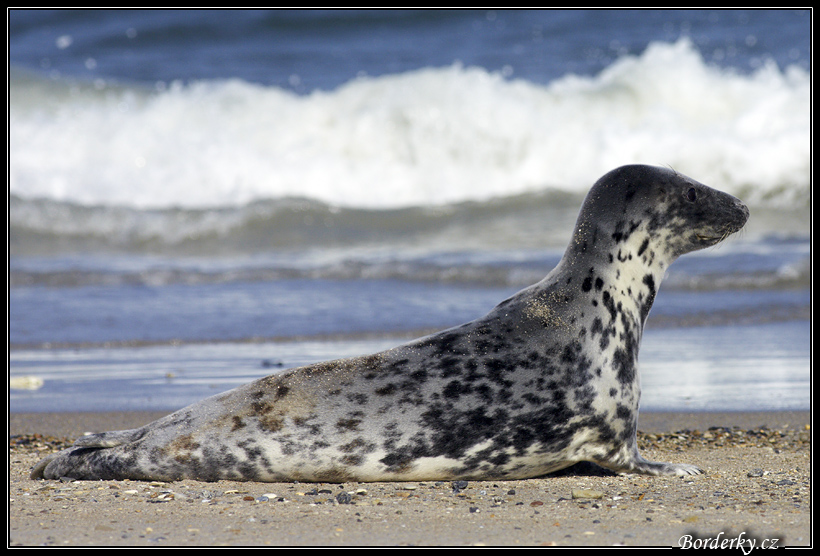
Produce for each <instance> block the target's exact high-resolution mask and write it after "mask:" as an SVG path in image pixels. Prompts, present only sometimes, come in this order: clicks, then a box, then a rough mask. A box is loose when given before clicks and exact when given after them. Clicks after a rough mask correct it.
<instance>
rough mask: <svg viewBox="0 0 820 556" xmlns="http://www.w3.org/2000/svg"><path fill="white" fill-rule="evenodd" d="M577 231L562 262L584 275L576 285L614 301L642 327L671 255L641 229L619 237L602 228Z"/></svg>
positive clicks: (591, 293)
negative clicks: (656, 247)
mask: <svg viewBox="0 0 820 556" xmlns="http://www.w3.org/2000/svg"><path fill="white" fill-rule="evenodd" d="M578 232H579V230H576V235H575V236H574V238H575V239H574V243H573V244H571V245H570V246H569V247H568V248H567V250H566V252H565V253H564V257H563V258H562V260H561V263H560V265H561V266H562V267H563V268H564V269H565V270H566V271H567V272H568V273H569V274H570V275H572V276H575V277H578V278H581V280H582V282H581V284H580V285H577V286H576V287H580V290H581V292H580V293H581V294H582V295H583V294H586V295H592V296H596V295H597V296H601V298H602V300H603V301H604V302H605V303H609V300H610V299H611V300H613V301H612V303H615V308H616V309H617V311H618V312H628V313H630V314H631V315H633V317H634V320H635V321H637V323H636V324H637V325H638V326H639V327H640V328H641V329H642V328H643V325H644V323H645V322H646V317H647V315H648V314H649V310H650V309H651V308H652V304H653V302H654V301H655V295H656V294H657V291H658V288H659V287H660V284H661V281H662V280H663V278H664V276H665V274H666V269H667V268H668V267H669V265H670V264H671V262H672V260H669V257H670V255H668V254H666V253H664V252H662V251H661V250H657V249H655V247H654V245H653V241H652V240H651V236H650V234H648V233H646V232H644V231H642V230H640V229H636V230H633V231H632V233H630V234H628V235H620V236H619V235H618V234H616V233H609V234H604V233H602V232H601V230H600V228H598V229H596V230H594V231H591V232H592V233H583V230H581V233H578ZM673 260H674V259H673ZM604 292H608V295H604ZM618 304H620V306H618ZM610 312H612V310H610Z"/></svg>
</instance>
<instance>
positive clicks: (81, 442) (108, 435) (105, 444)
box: [73, 428, 145, 448]
mask: <svg viewBox="0 0 820 556" xmlns="http://www.w3.org/2000/svg"><path fill="white" fill-rule="evenodd" d="M144 435H145V428H140V429H130V430H125V431H110V432H97V433H92V434H86V435H84V436H81V437H80V438H78V439H77V440H75V441H74V445H73V446H74V447H78V448H79V447H83V448H113V447H114V446H119V445H121V444H127V443H129V442H136V441H137V440H139V439H140V438H142V437H143V436H144Z"/></svg>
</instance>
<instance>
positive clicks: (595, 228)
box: [32, 166, 749, 481]
mask: <svg viewBox="0 0 820 556" xmlns="http://www.w3.org/2000/svg"><path fill="white" fill-rule="evenodd" d="M748 215H749V211H748V209H747V208H746V207H745V206H744V205H742V204H741V203H740V201H738V200H737V199H735V198H734V197H731V196H730V195H726V194H724V193H721V192H719V191H715V190H713V189H710V188H708V187H706V186H704V185H702V184H700V183H697V182H695V181H693V180H691V179H689V178H687V177H685V176H682V175H680V174H678V173H676V172H674V171H672V170H668V169H664V168H655V167H649V166H625V167H622V168H618V169H616V170H613V171H612V172H610V173H608V174H606V175H605V176H604V177H602V178H601V179H600V180H599V181H598V182H597V183H596V184H595V185H594V187H593V188H592V190H591V191H590V192H589V194H588V196H587V198H586V200H585V201H584V204H583V207H582V209H581V213H580V216H579V218H578V222H577V224H576V228H575V232H574V235H573V238H572V242H571V243H570V245H569V247H568V248H567V250H566V253H565V254H564V257H563V259H562V260H561V262H560V263H559V264H558V266H557V267H556V268H555V269H554V270H553V271H552V272H551V273H550V274H549V275H548V276H547V277H546V278H544V280H542V281H541V282H539V283H538V284H535V285H533V286H531V287H529V288H527V289H525V290H523V291H521V292H519V293H518V294H516V295H514V296H513V297H511V298H510V299H507V300H506V301H504V302H502V303H501V304H499V305H498V306H497V307H496V308H495V309H493V310H492V311H491V312H490V313H489V314H487V315H486V316H484V317H482V318H479V319H477V320H475V321H473V322H470V323H467V324H464V325H462V326H459V327H456V328H452V329H449V330H445V331H442V332H439V333H437V334H433V335H431V336H427V337H425V338H421V339H419V340H416V341H414V342H411V343H408V344H405V345H402V346H399V347H396V348H394V349H390V350H388V351H384V352H381V353H377V354H375V355H370V356H366V357H358V358H352V359H344V360H339V361H331V362H327V363H321V364H317V365H311V366H307V367H302V368H298V369H293V370H290V371H287V372H284V373H282V374H278V375H273V376H269V377H266V378H263V379H260V380H257V381H255V382H252V383H250V384H247V385H245V386H242V387H239V388H236V389H234V390H231V391H229V392H226V393H224V394H220V395H217V396H214V397H211V398H208V399H206V400H203V401H201V402H199V403H196V404H193V405H191V406H189V407H186V408H184V409H181V410H179V411H177V412H176V413H173V414H171V415H169V416H167V417H165V418H163V419H160V420H158V421H155V422H153V423H150V424H148V425H146V426H144V427H142V428H140V429H134V430H129V431H117V432H105V433H100V434H93V435H89V436H84V437H82V438H80V439H79V440H78V441H77V442H76V443H75V445H74V446H73V447H72V448H70V449H68V450H65V451H63V452H60V453H59V454H55V455H53V456H51V457H49V458H46V459H45V460H43V461H42V462H40V463H39V464H38V465H37V466H36V468H35V469H34V471H33V473H32V477H44V478H58V477H63V476H69V477H73V478H77V479H118V478H130V479H158V480H174V479H183V478H191V479H200V480H207V481H212V480H218V479H236V480H253V481H291V480H300V481H348V480H357V481H389V480H422V479H427V480H434V479H456V478H458V479H516V478H519V479H522V478H527V477H534V476H538V475H543V474H545V473H549V472H551V471H555V470H558V469H561V468H563V467H566V466H569V465H571V464H573V463H575V462H577V461H582V460H586V461H592V462H595V463H598V464H600V465H602V466H604V467H606V468H609V469H612V470H614V471H617V472H633V473H646V474H652V475H668V474H678V475H687V474H696V473H700V470H699V469H698V468H697V467H694V466H692V465H687V464H674V463H656V462H650V461H647V460H645V459H643V458H642V457H641V456H640V455H639V454H638V448H637V445H636V439H635V431H636V425H637V419H638V402H639V399H640V383H639V377H638V370H637V359H638V348H639V346H640V343H641V335H642V333H643V327H644V322H645V320H646V317H647V314H648V313H649V310H650V308H651V307H652V302H653V301H654V299H655V295H656V294H657V291H658V286H659V285H660V283H661V279H662V278H663V276H664V273H665V271H666V269H667V267H668V266H669V264H670V263H671V262H672V261H673V260H675V259H676V258H677V257H678V256H680V255H682V254H684V253H687V252H689V251H694V250H696V249H700V248H703V247H706V246H710V245H715V244H716V243H718V242H719V241H721V240H722V239H724V238H725V237H726V236H728V235H729V234H731V233H733V232H736V231H738V230H739V229H740V228H742V227H743V225H744V224H745V222H746V220H747V218H748Z"/></svg>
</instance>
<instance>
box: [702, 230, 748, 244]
mask: <svg viewBox="0 0 820 556" xmlns="http://www.w3.org/2000/svg"><path fill="white" fill-rule="evenodd" d="M739 230H740V228H737V229H735V228H730V229H728V230H726V231H725V232H723V233H722V234H720V235H717V236H713V235H705V234H698V233H696V234H695V238H696V239H697V240H698V241H699V242H700V243H702V244H703V245H715V244H716V243H720V242H721V241H723V240H724V239H726V238H727V237H729V236H730V235H732V234H733V233H735V232H737V231H739Z"/></svg>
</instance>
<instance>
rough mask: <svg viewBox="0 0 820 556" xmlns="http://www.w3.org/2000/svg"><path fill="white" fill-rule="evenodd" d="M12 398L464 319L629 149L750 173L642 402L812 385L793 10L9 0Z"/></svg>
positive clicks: (241, 371) (163, 391)
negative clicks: (180, 6)
mask: <svg viewBox="0 0 820 556" xmlns="http://www.w3.org/2000/svg"><path fill="white" fill-rule="evenodd" d="M9 30H10V38H9V59H10V69H9V211H8V219H9V275H8V276H9V372H10V385H11V387H10V389H9V407H10V410H11V411H77V410H110V409H134V410H137V409H161V410H173V409H176V408H179V407H182V406H183V405H186V404H188V403H191V402H193V401H196V400H198V399H200V398H202V397H204V396H206V395H211V394H214V393H217V392H219V391H222V390H225V389H228V388H231V387H233V386H236V385H238V384H242V383H244V382H247V381H249V380H252V379H253V378H256V377H259V376H264V375H266V374H270V373H272V372H277V371H278V370H281V369H284V368H289V367H292V366H296V365H301V364H306V363H309V362H313V361H320V360H325V359H331V358H335V357H342V356H349V355H356V354H362V353H368V352H372V351H376V350H378V349H382V348H387V347H390V346H392V345H396V344H397V343H400V342H401V341H403V340H405V339H407V338H410V337H413V336H414V335H418V334H422V333H425V332H428V331H431V330H435V329H440V328H445V327H448V326H452V325H456V324H460V323H461V322H465V321H468V320H471V319H473V318H476V317H478V316H480V315H482V314H483V313H485V312H486V311H488V310H489V309H491V308H492V307H493V306H494V305H495V304H497V303H498V302H500V301H502V300H503V299H505V298H506V297H508V296H509V295H511V294H512V293H514V292H515V291H517V290H518V289H520V288H522V287H525V286H527V285H529V284H531V283H534V282H536V281H538V280H540V279H541V278H542V277H543V276H544V275H545V274H546V273H547V272H548V271H549V270H550V269H551V268H552V267H553V266H554V265H555V263H556V262H557V261H558V260H559V258H560V256H561V253H562V252H563V249H564V247H565V246H566V243H567V241H568V240H569V237H570V234H571V231H572V226H573V223H574V220H575V217H576V215H577V211H578V208H579V206H580V203H581V200H582V199H583V196H584V194H585V193H586V191H587V190H588V188H589V187H590V186H591V184H592V183H593V182H594V181H595V180H596V179H597V178H598V177H600V175H602V174H603V173H605V172H606V171H608V170H610V169H612V168H614V167H616V166H619V165H622V164H628V163H648V164H656V165H666V166H671V167H673V168H675V169H676V170H678V171H680V172H682V173H684V174H687V175H689V176H691V177H693V178H695V179H697V180H698V181H701V182H703V183H706V184H707V185H710V186H712V187H715V188H718V189H721V190H723V191H727V192H729V193H732V194H734V195H736V196H738V197H740V198H742V199H743V200H744V201H745V202H746V203H747V204H748V205H749V207H750V210H751V218H750V221H749V223H748V224H747V226H746V228H745V229H744V230H743V231H742V232H741V233H740V234H737V235H736V236H733V237H732V238H730V239H729V240H728V241H726V242H724V243H723V244H721V245H719V246H717V247H715V248H711V249H708V250H705V251H700V252H697V253H693V254H689V255H686V256H684V257H682V258H681V259H680V260H678V261H677V262H676V263H675V264H674V265H672V267H671V269H670V271H669V273H668V275H667V278H666V280H665V281H664V283H663V284H662V286H661V289H660V293H659V296H658V299H657V301H656V304H655V307H654V308H653V310H652V313H651V314H650V317H649V322H648V327H647V331H646V333H645V335H644V343H643V348H642V352H641V368H642V371H641V372H642V382H643V389H644V396H643V402H642V406H643V407H644V408H646V409H650V410H652V409H654V410H682V409H685V410H690V411H694V410H704V411H705V410H750V409H807V408H808V407H809V403H810V394H809V392H810V364H811V340H810V322H811V321H810V317H811V273H810V270H811V197H810V184H811V177H812V175H811V152H810V145H811V93H810V87H811V79H810V70H811V65H810V31H811V13H810V12H807V11H799V10H770V11H764V10H634V11H630V10H614V11H606V10H603V11H602V10H590V11H588V10H570V11H566V10H512V11H503V10H502V11H492V12H487V11H470V10H455V11H446V10H432V11H429V10H419V11H416V10H410V11H408V10H384V11H370V10H363V11H361V10H305V11H303V10H296V11H284V10H272V11H265V10H239V11H231V10H228V11H218V10H204V11H195V10H181V11H177V10H88V11H86V10H34V11H26V10H11V11H10V12H9Z"/></svg>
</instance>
